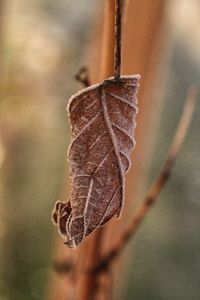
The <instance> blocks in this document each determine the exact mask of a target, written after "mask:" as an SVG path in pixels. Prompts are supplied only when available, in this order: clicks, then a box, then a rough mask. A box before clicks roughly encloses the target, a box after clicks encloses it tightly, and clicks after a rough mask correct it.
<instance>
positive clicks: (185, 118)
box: [92, 87, 196, 274]
mask: <svg viewBox="0 0 200 300" xmlns="http://www.w3.org/2000/svg"><path fill="white" fill-rule="evenodd" d="M195 100H196V89H195V88H193V87H192V88H190V89H189V91H188V96H187V99H186V102H185V105H184V108H183V112H182V115H181V117H180V121H179V124H178V127H177V130H176V133H175V135H174V138H173V141H172V143H171V146H170V148H169V151H168V154H167V158H166V161H165V163H164V165H163V167H162V169H161V172H160V174H159V176H158V177H157V178H156V179H155V181H154V182H153V184H152V186H151V187H150V189H149V192H148V193H147V196H146V197H145V199H144V201H143V202H142V204H141V206H140V207H139V208H138V210H137V211H136V213H135V215H134V216H133V219H132V221H131V222H130V224H129V226H128V227H127V229H126V230H125V232H124V233H123V234H122V235H121V237H120V238H119V240H118V242H117V243H116V245H115V246H114V247H113V249H111V250H110V252H109V253H108V254H107V255H105V257H103V258H102V260H101V262H100V263H99V264H98V265H97V266H96V267H95V268H94V269H93V270H92V273H95V274H96V273H99V272H102V271H105V270H107V269H108V268H109V266H110V264H111V263H112V262H113V260H114V259H116V258H117V257H118V256H119V254H120V253H121V252H122V250H123V249H124V247H125V246H126V244H127V242H128V241H129V240H130V239H131V238H132V237H133V236H134V235H135V234H136V232H137V230H138V228H139V226H140V224H141V222H142V221H143V220H144V218H145V216H146V215H147V213H148V212H149V210H150V209H151V207H152V206H153V204H154V203H155V201H156V200H157V197H158V195H159V193H160V192H161V190H162V188H163V187H164V185H165V184H166V182H167V180H168V179H169V176H170V175H171V170H172V168H173V166H174V164H175V161H176V158H177V155H178V153H179V150H180V148H181V145H182V143H183V141H184V138H185V136H186V133H187V131H188V128H189V125H190V122H191V119H192V115H193V111H194V107H195Z"/></svg>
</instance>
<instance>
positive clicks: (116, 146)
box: [53, 75, 140, 247]
mask: <svg viewBox="0 0 200 300" xmlns="http://www.w3.org/2000/svg"><path fill="white" fill-rule="evenodd" d="M139 78H140V76H139V75H133V76H122V77H121V79H120V82H118V83H117V82H116V81H114V80H113V78H110V79H108V80H106V81H104V82H103V83H101V84H97V85H93V86H90V87H89V88H86V89H84V90H82V91H81V92H79V93H77V94H76V95H74V96H72V98H71V99H70V101H69V105H68V112H69V117H70V123H71V130H72V137H73V140H72V143H71V145H70V147H69V152H68V159H69V164H70V175H71V181H72V182H71V186H72V190H71V194H70V199H69V201H68V202H66V203H62V202H60V201H58V202H57V203H56V205H55V208H54V211H53V220H54V223H56V224H57V225H58V230H59V233H60V234H61V235H62V237H63V238H64V240H65V243H66V244H67V245H68V246H69V247H76V246H77V245H78V244H79V243H80V242H81V241H82V239H83V238H84V237H85V236H87V235H88V234H89V233H91V232H92V231H93V230H95V229H96V228H98V227H100V226H102V225H104V224H105V223H106V222H107V221H109V220H110V219H111V217H112V216H113V215H115V214H116V215H117V216H118V217H119V216H120V214H121V211H122V208H123V202H124V175H125V172H126V171H127V170H128V168H129V166H130V154H131V151H132V149H133V147H134V145H135V141H134V128H135V115H136V113H137V107H136V104H137V100H136V92H137V88H138V80H139Z"/></svg>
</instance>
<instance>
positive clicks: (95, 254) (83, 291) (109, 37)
mask: <svg viewBox="0 0 200 300" xmlns="http://www.w3.org/2000/svg"><path fill="white" fill-rule="evenodd" d="M114 20H115V0H109V1H106V2H105V8H104V29H103V43H102V53H101V68H100V75H99V81H102V80H104V79H105V78H107V77H109V76H111V75H113V71H114V60H113V53H114ZM103 235H104V228H101V229H100V230H97V231H96V232H95V233H94V234H93V236H91V238H90V239H89V240H87V241H86V243H85V244H86V246H85V247H87V248H85V251H84V249H83V251H82V253H81V258H82V259H83V260H84V259H86V261H85V263H84V265H83V266H82V268H83V269H84V270H88V269H91V268H92V267H93V266H94V265H96V264H97V263H98V262H99V261H100V260H101V255H102V253H101V250H102V247H101V245H102V244H103ZM86 251H87V252H88V253H87V257H85V254H86ZM80 276H81V278H80V284H79V287H78V289H79V297H78V299H80V300H85V299H96V297H99V296H98V295H99V294H101V290H100V288H99V286H100V278H99V277H98V276H93V274H91V272H84V273H83V274H82V275H80Z"/></svg>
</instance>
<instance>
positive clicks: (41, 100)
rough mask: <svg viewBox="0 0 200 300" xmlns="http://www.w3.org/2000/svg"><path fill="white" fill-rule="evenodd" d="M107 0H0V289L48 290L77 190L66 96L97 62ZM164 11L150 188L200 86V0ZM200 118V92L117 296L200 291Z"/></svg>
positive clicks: (16, 294)
mask: <svg viewBox="0 0 200 300" xmlns="http://www.w3.org/2000/svg"><path fill="white" fill-rule="evenodd" d="M104 1H107V0H104ZM104 1H97V0H77V1H72V0H65V1H63V0H57V1H53V0H28V1H27V0H9V1H5V0H4V1H3V0H1V1H0V57H1V60H0V61H1V63H0V64H1V65H0V84H1V99H0V176H1V182H0V300H15V299H16V300H36V299H47V298H48V286H49V281H50V273H51V270H52V261H53V256H54V251H55V247H56V244H55V234H56V230H55V228H54V227H53V225H52V223H51V220H50V216H51V211H52V207H53V205H54V203H55V200H56V199H62V198H63V197H65V196H64V195H65V194H66V193H68V191H69V177H68V169H67V168H68V166H67V162H66V151H67V146H68V144H69V142H70V133H69V125H68V121H67V115H66V111H65V107H66V104H67V100H68V98H69V97H70V95H71V94H73V93H74V92H76V91H77V90H79V89H80V84H79V83H77V82H76V81H75V79H74V75H75V74H76V73H77V71H78V70H79V69H80V67H82V66H83V65H90V62H89V60H90V53H91V48H92V47H93V46H94V45H95V42H94V41H95V39H94V36H95V35H96V34H98V30H97V27H98V26H101V25H100V16H101V14H102V7H103V2H104ZM133 1H134V0H133ZM149 14H151V11H149ZM164 18H165V35H166V36H164V37H163V38H164V39H165V40H166V42H165V43H164V44H163V45H164V46H163V47H164V48H163V53H164V55H163V61H164V63H163V61H158V62H157V63H159V64H160V68H161V69H162V68H164V70H162V74H163V75H164V76H163V77H162V82H161V81H160V80H158V83H156V82H154V84H153V88H154V94H155V97H157V98H159V105H160V107H161V108H160V110H159V115H158V116H157V115H156V116H154V117H155V118H156V124H157V126H156V127H157V128H156V129H155V131H154V132H152V133H151V134H152V141H153V150H152V158H151V163H150V170H146V172H148V180H147V182H146V181H145V183H144V184H143V185H142V187H141V189H142V190H143V191H144V193H145V191H146V190H147V187H148V185H149V184H150V183H151V181H152V180H153V178H154V177H155V176H156V174H158V172H159V168H160V166H161V164H162V162H163V160H164V158H165V155H166V152H167V149H168V147H169V144H170V141H171V139H172V137H173V134H174V131H175V128H176V125H177V123H178V119H179V116H180V114H181V111H182V107H183V104H184V100H185V97H186V93H187V89H188V87H189V86H190V85H191V84H193V83H195V84H196V86H197V88H198V98H200V95H199V92H200V80H199V78H200V35H199V28H200V2H199V1H198V0H168V1H167V0H166V1H165V12H164ZM141 38H142V37H141ZM93 51H94V50H93ZM133 53H134V45H133ZM95 67H98V61H96V64H95ZM133 72H134V70H133ZM151 103H152V101H151V99H149V105H150V106H151ZM199 120H200V102H199V101H197V106H196V110H195V114H194V118H193V121H192V124H191V127H190V129H189V133H188V135H187V138H186V140H185V142H184V145H183V147H182V150H181V152H180V155H179V157H178V160H177V163H176V166H175V168H174V170H173V174H172V177H171V179H170V181H169V182H168V183H167V185H166V187H165V189H164V190H163V192H162V194H161V195H160V197H159V201H158V203H157V204H156V206H155V207H154V208H153V209H152V211H151V212H150V214H149V215H148V217H147V218H146V220H145V222H144V223H143V225H142V227H141V229H140V231H139V232H138V234H137V237H136V239H135V240H134V241H133V242H131V243H130V245H129V247H128V252H127V255H128V258H127V259H128V265H127V266H126V272H125V275H123V284H122V285H121V289H120V291H117V292H116V299H124V300H129V299H130V300H131V299H137V300H145V299H148V300H151V299H152V300H169V299H170V300H190V299H191V300H198V299H200V280H199V278H200V238H199V232H200V155H199V149H200V121H199ZM144 126H145V124H144ZM148 139H149V137H148ZM142 168H143V169H144V172H145V165H144V166H142ZM133 180H134V178H133ZM127 259H126V260H127ZM58 300H59V298H58ZM69 300H70V299H69Z"/></svg>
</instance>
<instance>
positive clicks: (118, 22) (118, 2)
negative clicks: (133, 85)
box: [114, 0, 121, 81]
mask: <svg viewBox="0 0 200 300" xmlns="http://www.w3.org/2000/svg"><path fill="white" fill-rule="evenodd" d="M114 68H115V80H116V81H119V80H120V76H121V0H115V61H114Z"/></svg>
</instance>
